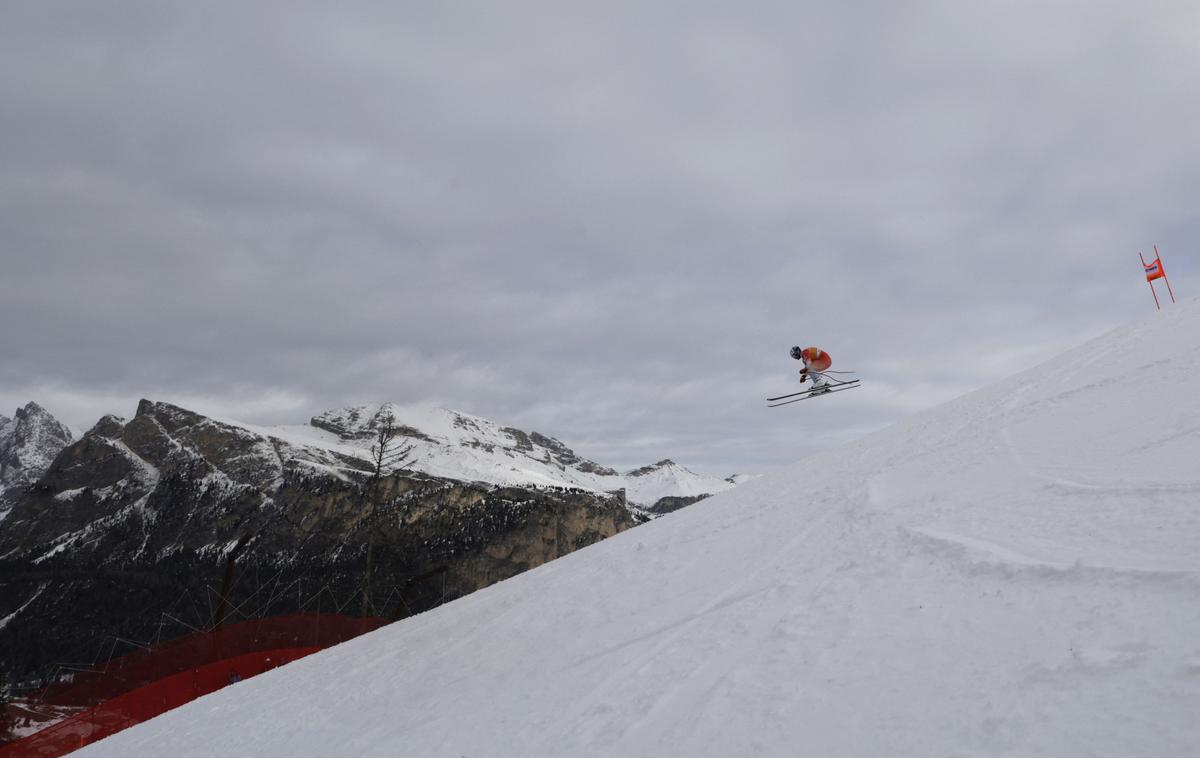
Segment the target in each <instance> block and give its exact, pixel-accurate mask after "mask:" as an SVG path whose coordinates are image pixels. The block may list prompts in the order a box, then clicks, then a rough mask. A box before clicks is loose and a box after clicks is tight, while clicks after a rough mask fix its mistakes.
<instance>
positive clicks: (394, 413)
mask: <svg viewBox="0 0 1200 758" xmlns="http://www.w3.org/2000/svg"><path fill="white" fill-rule="evenodd" d="M384 415H389V416H391V418H392V419H394V423H395V425H396V426H398V427H400V428H401V429H402V430H403V433H402V436H400V437H398V438H397V443H396V444H397V445H407V446H408V447H409V448H410V453H409V456H408V460H407V461H406V462H405V463H404V464H403V465H404V467H405V468H408V469H412V470H415V471H421V472H424V473H427V474H432V475H434V476H442V477H446V478H449V479H458V480H462V481H477V482H487V483H490V484H501V485H535V486H559V487H578V488H582V489H587V490H593V491H596V492H612V491H615V490H619V489H624V490H625V495H626V499H627V500H628V501H629V502H630V503H633V504H635V505H642V506H651V505H653V504H654V503H655V502H657V501H658V499H659V498H662V497H693V496H697V495H709V494H713V493H716V492H723V491H725V490H727V489H730V488H732V487H733V486H734V483H735V481H738V480H737V479H721V478H718V477H711V476H703V475H701V474H697V473H695V472H693V471H691V470H690V469H688V468H686V467H683V466H680V465H678V464H676V463H674V462H672V461H669V460H666V461H660V462H659V463H656V464H654V465H652V466H647V467H645V468H643V469H638V470H636V471H631V472H628V473H626V474H621V473H618V472H617V471H615V470H613V469H611V468H607V467H604V466H600V465H598V464H596V463H594V462H592V461H589V460H587V459H584V458H581V457H579V456H578V455H576V454H575V453H574V451H572V450H571V449H570V448H568V447H567V446H566V445H564V444H563V443H562V442H560V441H559V440H556V439H554V438H552V437H546V436H543V435H540V434H538V433H536V432H533V433H528V434H527V433H525V432H523V431H521V430H519V429H513V428H511V427H503V426H500V425H499V424H496V423H495V422H493V421H489V420H487V419H484V418H480V417H478V416H471V415H469V414H466V413H461V412H459V411H454V410H449V409H446V408H436V407H432V406H427V405H398V404H395V403H388V404H385V405H384V406H382V407H380V408H370V407H366V406H358V407H350V408H339V409H335V410H331V411H327V412H326V413H322V414H320V415H319V416H316V417H315V418H313V420H312V422H311V423H310V424H309V425H304V426H300V425H288V426H273V427H257V426H253V425H250V424H243V423H241V422H237V421H226V423H230V424H234V425H237V426H241V427H244V428H246V429H249V430H251V431H254V432H256V433H258V434H262V435H264V436H268V437H274V438H276V439H280V440H284V441H287V442H289V443H290V444H292V445H295V446H297V447H308V448H324V449H328V450H336V451H337V452H340V453H342V454H345V455H354V456H358V457H363V458H366V457H368V451H369V450H370V447H371V445H372V444H373V443H374V441H375V440H374V434H373V430H374V429H375V428H377V425H378V423H379V420H380V419H381V418H382V417H383V416H384Z"/></svg>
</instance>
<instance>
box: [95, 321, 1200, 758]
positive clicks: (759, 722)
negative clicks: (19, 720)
mask: <svg viewBox="0 0 1200 758" xmlns="http://www.w3.org/2000/svg"><path fill="white" fill-rule="evenodd" d="M1197 376H1200V304H1198V303H1197V302H1189V303H1185V304H1180V305H1179V306H1177V307H1173V308H1170V309H1167V310H1164V311H1163V312H1162V313H1159V314H1155V315H1154V317H1152V318H1149V319H1147V320H1145V321H1144V322H1141V323H1139V324H1136V325H1133V326H1131V327H1128V328H1125V329H1122V330H1118V331H1117V332H1114V333H1112V334H1109V335H1106V336H1104V337H1102V338H1100V339H1097V340H1095V341H1093V342H1091V343H1090V344H1088V345H1085V346H1083V347H1081V348H1079V349H1077V350H1074V351H1071V352H1070V353H1068V354H1065V355H1063V356H1061V357H1060V358H1059V359H1057V360H1055V361H1052V362H1050V363H1048V364H1046V365H1043V366H1040V367H1037V368H1035V369H1032V370H1030V371H1027V372H1025V373H1023V374H1020V375H1018V376H1017V377H1014V378H1013V379H1011V380H1009V381H1005V382H1002V383H1001V384H999V385H997V386H995V387H992V388H989V389H985V390H982V391H979V392H976V393H973V394H971V395H968V396H965V397H963V398H960V399H958V400H956V401H954V402H951V403H949V404H947V405H945V406H942V407H940V408H937V409H934V410H932V411H930V412H927V413H924V414H921V415H919V416H916V417H914V418H912V419H910V420H908V421H906V422H904V423H901V424H898V425H896V426H894V427H892V428H889V429H887V430H884V431H882V432H880V433H877V434H874V435H871V436H869V437H867V438H864V439H862V440H860V441H859V442H857V443H855V444H852V445H849V446H847V447H844V448H842V449H839V450H836V451H833V452H829V453H827V454H822V455H819V456H814V457H812V458H810V459H807V460H805V461H803V462H801V463H799V464H797V465H795V466H794V467H792V468H790V469H788V470H786V471H783V472H780V473H778V474H774V475H771V476H767V477H763V478H760V479H757V480H755V481H751V482H748V483H746V484H742V485H739V486H738V487H737V488H736V489H733V490H731V491H729V492H726V493H723V494H720V495H717V496H715V497H712V498H710V499H708V500H705V501H703V502H701V503H699V504H697V505H694V506H691V507H689V508H686V509H684V510H682V511H679V512H676V513H674V514H671V515H668V516H666V517H664V518H662V519H659V520H657V521H654V522H651V523H649V524H646V525H643V526H640V527H637V528H636V529H633V530H630V531H628V532H625V533H622V534H620V535H618V536H616V537H614V538H611V539H609V540H606V541H604V542H601V543H599V544H597V545H594V546H592V547H589V548H586V549H584V550H581V551H578V552H576V553H573V554H571V555H569V556H567V557H565V558H562V559H559V560H557V561H554V562H553V563H550V564H547V565H545V566H542V567H540V568H538V569H535V570H533V571H530V572H527V573H525V574H522V575H521V576H518V577H516V578H514V579H512V580H509V581H506V582H502V583H500V584H497V585H494V586H492V587H490V588H488V589H485V590H481V591H479V592H476V593H474V594H472V595H470V596H468V597H466V598H463V599H461V600H458V601H456V602H453V603H450V604H449V605H446V606H443V607H441V608H439V609H437V610H435V611H432V612H430V613H426V614H423V615H421V616H418V617H415V618H413V619H410V620H407V621H404V622H401V623H398V624H395V625H392V626H389V627H385V628H383V629H381V630H379V631H377V632H375V633H372V634H369V635H366V636H364V637H361V638H358V639H356V640H352V641H350V642H348V643H345V644H343V645H340V646H338V647H336V648H333V649H331V650H328V651H326V652H323V653H321V654H318V655H314V656H312V657H310V658H306V659H304V660H302V661H299V662H297V663H294V664H291V665H289V666H287V667H285V668H282V669H279V670H276V671H273V672H270V673H268V674H265V675H263V676H261V677H258V678H255V679H251V680H248V681H245V682H242V683H239V684H237V685H234V686H232V687H228V688H226V689H224V690H221V691H220V692H217V693H215V694H213V695H211V696H209V697H206V698H203V699H201V700H199V701H197V702H194V703H192V704H190V705H188V706H185V707H183V708H180V709H178V710H175V711H172V712H170V713H168V714H165V715H164V716H161V717H159V718H157V719H155V720H153V721H150V722H148V723H146V724H142V725H140V726H137V727H134V728H133V729H130V730H128V731H125V732H122V733H120V734H118V735H116V736H114V737H112V738H110V739H108V740H105V741H103V742H101V743H98V744H97V745H95V746H93V747H91V748H89V749H86V750H84V751H83V752H82V753H80V755H86V756H129V755H138V756H170V757H171V758H188V757H189V756H228V755H257V756H289V757H290V756H301V755H303V756H316V755H378V756H392V755H413V756H471V757H473V758H476V757H483V756H621V757H625V756H722V757H724V756H743V755H771V756H839V757H841V756H1000V755H1004V756H1053V757H1054V758H1061V757H1062V756H1084V755H1087V756H1121V757H1122V758H1128V757H1129V756H1154V757H1155V758H1160V757H1162V756H1184V755H1196V754H1197V753H1198V751H1200V718H1197V715H1198V714H1200V633H1198V630H1200V465H1198V464H1197V462H1198V461H1200V392H1198V391H1197V387H1198V385H1197V380H1196V377H1197Z"/></svg>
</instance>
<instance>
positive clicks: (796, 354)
mask: <svg viewBox="0 0 1200 758" xmlns="http://www.w3.org/2000/svg"><path fill="white" fill-rule="evenodd" d="M792 357H793V358H795V359H796V360H798V361H803V362H804V368H802V369H800V382H801V384H803V383H804V382H806V381H808V378H809V377H810V376H811V377H812V385H813V393H812V394H814V395H822V394H824V393H826V392H829V378H828V377H826V376H825V374H824V373H822V372H825V371H828V370H829V367H830V366H832V365H833V359H832V358H830V357H829V353H827V352H825V351H824V350H822V349H821V348H819V347H806V348H801V347H799V346H796V347H793V348H792Z"/></svg>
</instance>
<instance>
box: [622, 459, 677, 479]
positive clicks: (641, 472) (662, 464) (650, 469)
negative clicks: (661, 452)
mask: <svg viewBox="0 0 1200 758" xmlns="http://www.w3.org/2000/svg"><path fill="white" fill-rule="evenodd" d="M678 465H679V464H677V463H675V461H673V460H671V459H670V458H663V459H662V460H661V461H659V462H658V463H651V464H650V465H649V466H642V467H641V468H638V469H634V470H633V471H630V472H628V473H626V474H625V476H645V475H647V474H653V473H654V472H655V471H660V470H662V469H665V468H674V467H676V466H678Z"/></svg>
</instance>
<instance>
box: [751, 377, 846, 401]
mask: <svg viewBox="0 0 1200 758" xmlns="http://www.w3.org/2000/svg"><path fill="white" fill-rule="evenodd" d="M858 382H859V380H858V379H850V380H849V381H845V382H843V381H839V380H836V379H835V380H833V381H831V382H830V383H829V384H827V385H825V386H827V387H839V386H845V385H847V384H852V385H853V384H858ZM816 389H820V388H819V387H809V388H808V389H803V390H800V391H799V392H793V393H792V394H790V395H780V396H779V397H769V398H767V402H768V403H773V402H775V401H776V400H783V399H784V398H789V397H796V396H797V395H807V394H808V393H810V392H812V391H814V390H816Z"/></svg>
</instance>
